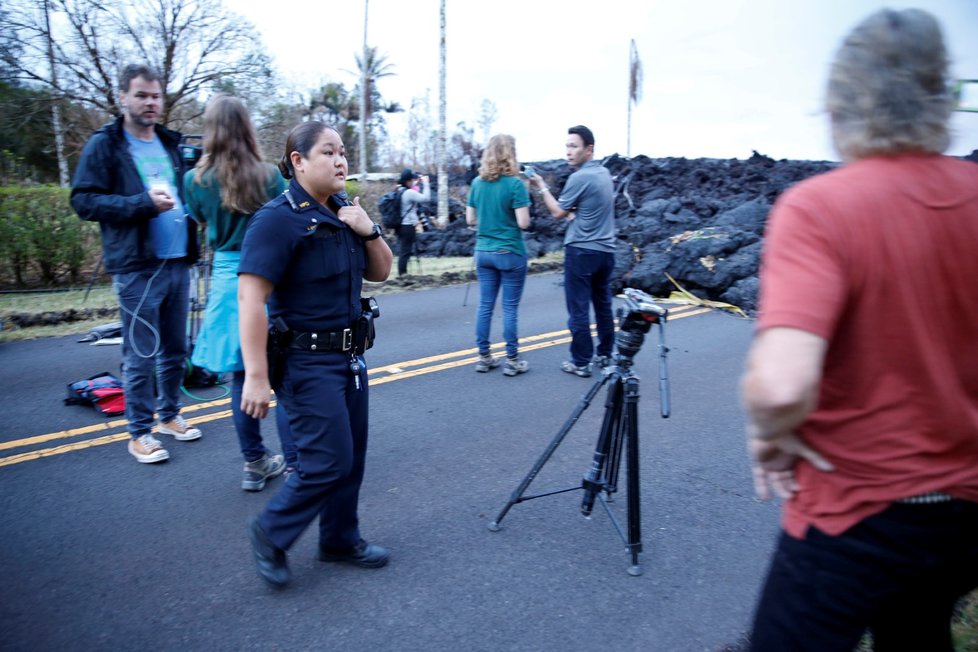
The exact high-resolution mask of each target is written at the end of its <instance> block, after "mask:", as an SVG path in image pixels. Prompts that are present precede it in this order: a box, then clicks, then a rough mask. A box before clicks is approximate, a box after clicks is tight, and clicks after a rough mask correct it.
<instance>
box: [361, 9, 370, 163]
mask: <svg viewBox="0 0 978 652" xmlns="http://www.w3.org/2000/svg"><path fill="white" fill-rule="evenodd" d="M369 8H370V0H363V61H362V62H361V65H360V180H361V181H366V180H367V93H369V92H370V90H369V89H368V88H367V16H368V14H369Z"/></svg>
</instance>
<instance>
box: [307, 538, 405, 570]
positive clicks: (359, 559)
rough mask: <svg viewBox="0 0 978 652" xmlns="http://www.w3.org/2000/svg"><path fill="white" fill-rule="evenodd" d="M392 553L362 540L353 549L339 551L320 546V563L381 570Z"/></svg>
mask: <svg viewBox="0 0 978 652" xmlns="http://www.w3.org/2000/svg"><path fill="white" fill-rule="evenodd" d="M390 556H391V552H390V550H388V549H387V548H384V547H383V546H377V545H374V544H372V543H367V542H366V541H364V540H363V539H360V540H359V541H358V542H357V544H356V545H355V546H353V547H352V548H346V549H345V550H344V549H337V548H326V547H325V546H319V561H334V562H343V563H345V564H353V565H354V566H359V567H360V568H380V567H381V566H386V565H387V562H388V561H389V560H390Z"/></svg>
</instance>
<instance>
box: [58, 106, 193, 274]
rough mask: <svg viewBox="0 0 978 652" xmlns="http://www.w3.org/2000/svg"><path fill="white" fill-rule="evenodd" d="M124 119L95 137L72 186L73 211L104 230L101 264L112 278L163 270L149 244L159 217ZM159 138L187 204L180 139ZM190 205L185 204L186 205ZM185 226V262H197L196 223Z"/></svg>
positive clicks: (162, 133) (164, 133) (161, 131)
mask: <svg viewBox="0 0 978 652" xmlns="http://www.w3.org/2000/svg"><path fill="white" fill-rule="evenodd" d="M122 120H123V119H122V118H117V119H116V121H115V122H110V123H109V124H107V125H105V126H104V127H102V128H101V129H99V130H98V131H96V132H95V133H94V134H93V135H92V137H91V138H89V139H88V142H87V143H86V144H85V149H84V150H82V155H81V159H80V160H79V161H78V169H77V170H75V178H74V180H73V182H72V184H71V206H72V207H73V208H74V209H75V212H76V213H78V217H80V218H82V219H83V220H89V221H92V222H98V223H99V227H101V229H102V261H103V263H104V264H105V270H106V271H107V272H109V273H110V274H123V273H126V272H136V271H140V270H144V269H150V268H153V267H155V266H157V265H159V264H160V259H159V258H157V257H156V254H155V253H154V251H153V247H152V243H151V241H150V229H149V221H150V220H151V219H153V218H154V217H156V216H157V215H158V214H159V213H158V212H157V210H156V206H155V205H154V204H153V200H151V199H150V198H149V193H148V192H147V191H146V188H145V186H144V185H143V180H142V178H141V177H140V176H139V171H138V170H137V169H136V164H135V162H133V160H132V155H131V154H130V153H129V143H128V142H127V141H126V138H125V135H124V134H123V132H122V129H123V127H122ZM155 130H156V135H157V136H159V138H160V141H161V142H162V143H163V148H164V149H165V150H166V151H167V153H168V154H169V155H170V159H171V160H172V161H173V178H174V179H175V180H176V183H175V186H176V188H177V192H178V193H180V198H181V200H183V173H184V165H183V161H182V160H181V158H180V150H179V149H178V147H177V146H178V145H179V144H180V133H179V132H176V131H171V130H170V129H167V128H165V127H161V126H160V125H156V127H155ZM184 205H186V202H184ZM185 221H186V224H187V258H186V259H185V260H187V261H188V262H191V263H192V262H194V261H196V260H197V223H196V222H194V221H193V220H191V219H188V220H185Z"/></svg>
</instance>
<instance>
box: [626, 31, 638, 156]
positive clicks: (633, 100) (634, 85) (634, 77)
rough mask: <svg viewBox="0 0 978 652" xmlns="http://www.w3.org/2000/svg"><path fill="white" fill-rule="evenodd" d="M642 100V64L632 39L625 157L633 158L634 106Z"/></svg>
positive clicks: (629, 54) (629, 51) (629, 59)
mask: <svg viewBox="0 0 978 652" xmlns="http://www.w3.org/2000/svg"><path fill="white" fill-rule="evenodd" d="M641 99H642V62H641V61H639V58H638V48H637V47H636V46H635V39H632V42H631V45H630V46H629V50H628V138H627V141H626V145H625V156H627V157H628V158H631V157H632V104H638V101H639V100H641Z"/></svg>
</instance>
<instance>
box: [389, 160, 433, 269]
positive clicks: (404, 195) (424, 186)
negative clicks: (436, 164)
mask: <svg viewBox="0 0 978 652" xmlns="http://www.w3.org/2000/svg"><path fill="white" fill-rule="evenodd" d="M419 180H420V181H421V191H420V192H419V191H417V190H415V189H414V186H415V182H416V181H419ZM398 183H399V184H400V185H401V186H403V187H404V190H403V191H401V228H400V229H399V230H398V232H397V249H398V256H397V274H398V276H404V275H405V274H407V268H408V261H409V260H411V255H412V254H413V253H414V240H415V237H416V235H417V232H418V231H417V229H418V221H419V220H420V216H419V215H418V204H421V203H426V202H428V201H430V200H431V185H430V184H429V183H428V177H427V176H426V175H418V174H415V173H414V171H413V170H411V169H410V168H405V169H404V170H403V171H402V172H401V177H400V179H399V180H398Z"/></svg>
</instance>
